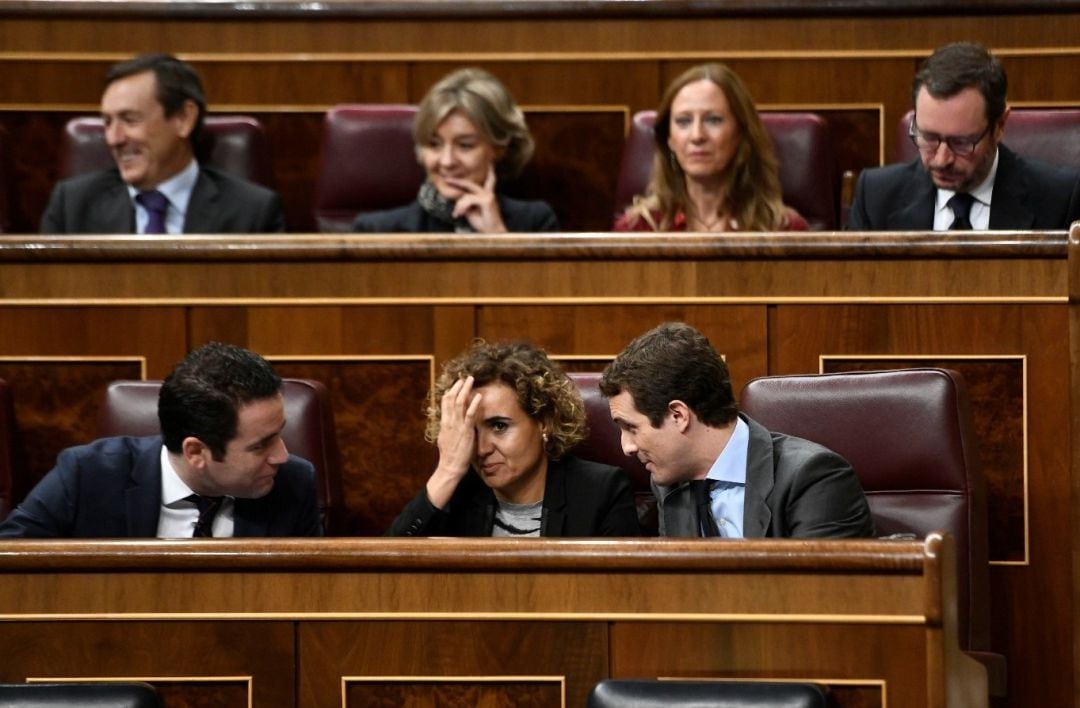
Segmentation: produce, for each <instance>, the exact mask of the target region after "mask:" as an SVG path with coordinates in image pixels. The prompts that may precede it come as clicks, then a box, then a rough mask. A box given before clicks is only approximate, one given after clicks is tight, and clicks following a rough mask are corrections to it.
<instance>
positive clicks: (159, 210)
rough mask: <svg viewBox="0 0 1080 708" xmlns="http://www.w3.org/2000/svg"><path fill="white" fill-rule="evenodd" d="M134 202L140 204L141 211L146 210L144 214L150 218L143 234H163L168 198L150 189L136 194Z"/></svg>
mask: <svg viewBox="0 0 1080 708" xmlns="http://www.w3.org/2000/svg"><path fill="white" fill-rule="evenodd" d="M135 201H137V202H138V203H139V204H141V205H142V208H143V209H146V214H147V216H149V217H150V218H149V220H148V221H147V222H146V231H144V232H143V233H145V234H163V233H165V212H167V211H168V210H169V200H168V198H167V197H166V196H165V195H164V194H162V193H161V192H159V191H157V190H156V189H151V190H148V191H146V192H139V193H138V194H136V195H135Z"/></svg>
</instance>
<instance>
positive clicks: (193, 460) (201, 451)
mask: <svg viewBox="0 0 1080 708" xmlns="http://www.w3.org/2000/svg"><path fill="white" fill-rule="evenodd" d="M180 454H181V455H182V456H183V458H184V462H186V463H187V464H188V466H189V467H191V468H192V469H197V470H201V469H205V468H206V465H207V464H208V463H209V462H210V460H211V459H212V456H211V454H210V448H209V447H207V446H206V444H205V443H203V441H202V440H199V439H198V438H196V437H194V436H192V437H186V438H184V441H183V442H182V443H180Z"/></svg>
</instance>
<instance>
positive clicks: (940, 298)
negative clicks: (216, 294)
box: [0, 295, 1069, 308]
mask: <svg viewBox="0 0 1080 708" xmlns="http://www.w3.org/2000/svg"><path fill="white" fill-rule="evenodd" d="M1068 302H1069V298H1068V296H1067V295H1060V296H1059V295H1014V296H1006V295H986V296H975V295H970V296H969V295H934V296H925V295H896V296H854V295H844V296H839V295H837V296H820V297H813V296H811V297H807V296H794V295H777V296H768V295H748V296H742V295H740V296H725V295H717V296H689V295H688V296H676V297H670V296H669V297H661V296H656V297H649V296H626V297H618V296H613V297H592V296H580V297H569V296H557V297H487V296H474V297H434V296H432V297H385V296H384V297H283V298H272V297H264V298H256V297H246V298H245V297H222V298H207V297H192V298H177V297H168V298H117V299H103V298H48V299H43V298H11V299H0V308H2V307H69V306H72V305H82V306H86V307H149V306H157V307H165V306H170V307H211V306H221V307H233V306H237V305H247V306H264V305H275V306H295V307H312V306H328V305H339V306H349V305H432V306H444V305H832V304H840V305H844V304H868V305H881V304H885V305H888V304H916V305H949V304H961V305H977V304H983V305H1026V304H1033V305H1055V304H1060V305H1066V304H1068Z"/></svg>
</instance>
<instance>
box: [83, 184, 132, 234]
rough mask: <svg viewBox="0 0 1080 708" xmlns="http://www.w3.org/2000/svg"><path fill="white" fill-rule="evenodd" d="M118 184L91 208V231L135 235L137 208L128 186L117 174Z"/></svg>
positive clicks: (109, 189) (103, 193)
mask: <svg viewBox="0 0 1080 708" xmlns="http://www.w3.org/2000/svg"><path fill="white" fill-rule="evenodd" d="M115 175H116V183H115V184H113V185H112V186H110V187H109V188H108V189H106V190H105V191H103V192H102V193H101V196H99V197H98V198H96V199H95V200H94V202H93V206H92V207H91V214H90V218H89V219H88V220H87V223H88V224H89V225H90V230H91V231H94V232H97V233H103V234H133V233H135V207H134V206H132V204H131V195H130V194H128V190H127V185H125V184H124V182H123V180H121V179H120V173H119V172H116V173H115Z"/></svg>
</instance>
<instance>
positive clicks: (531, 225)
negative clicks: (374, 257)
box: [353, 194, 559, 234]
mask: <svg viewBox="0 0 1080 708" xmlns="http://www.w3.org/2000/svg"><path fill="white" fill-rule="evenodd" d="M496 198H497V199H498V201H499V212H500V213H501V214H502V218H503V223H504V224H506V228H507V230H508V231H510V232H511V233H523V234H529V233H540V232H544V231H558V230H559V220H558V219H557V218H556V217H555V212H554V211H552V209H551V207H550V206H548V205H547V202H542V201H524V200H521V199H512V198H510V197H505V196H503V195H501V194H500V195H498V196H497V197H496ZM453 230H454V229H453V226H452V225H451V224H448V223H446V222H445V221H439V220H437V219H433V218H431V216H429V215H428V213H427V212H426V211H424V210H423V209H422V208H421V207H420V202H417V201H414V202H412V203H411V204H406V205H405V206H403V207H398V208H396V209H386V210H384V211H372V212H368V213H366V214H361V215H360V216H358V217H356V221H354V222H353V231H356V232H357V233H369V234H399V233H400V234H425V233H450V232H452V231H453Z"/></svg>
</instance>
